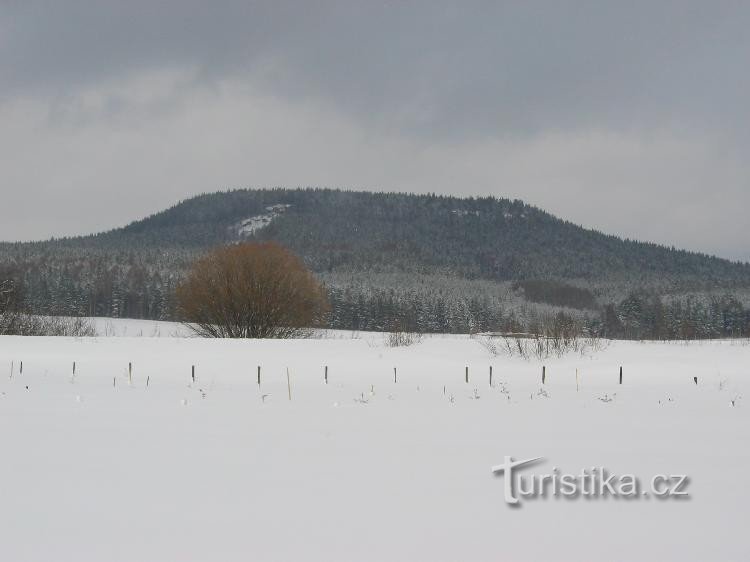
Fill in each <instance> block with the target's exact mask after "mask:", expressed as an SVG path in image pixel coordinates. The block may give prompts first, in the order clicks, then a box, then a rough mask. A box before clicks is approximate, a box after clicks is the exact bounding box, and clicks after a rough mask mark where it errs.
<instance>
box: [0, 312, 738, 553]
mask: <svg viewBox="0 0 750 562" xmlns="http://www.w3.org/2000/svg"><path fill="white" fill-rule="evenodd" d="M176 327H177V326H161V325H158V324H154V323H149V325H148V326H146V325H143V326H140V327H137V326H136V327H133V326H129V327H128V329H127V331H126V333H123V332H122V331H121V328H122V326H116V325H112V331H111V332H110V335H119V336H120V337H104V336H102V337H99V338H92V339H54V338H17V337H2V338H0V367H1V368H2V371H0V374H2V376H0V443H2V462H0V529H2V535H1V536H2V538H1V539H0V553H1V555H0V558H1V559H2V560H9V561H22V560H34V561H37V560H63V561H64V560H71V561H72V560H75V561H77V562H80V561H89V560H90V561H100V560H108V561H125V560H128V561H132V560H138V561H161V562H163V561H170V560H174V561H193V560H194V561H198V560H200V561H205V560H222V561H231V560H264V561H272V560H324V561H334V560H345V561H351V560H358V561H368V560H373V561H374V560H425V561H442V560H445V561H449V560H450V561H453V560H468V561H474V560H552V559H555V560H561V559H565V560H596V561H599V560H659V561H663V560H680V561H686V560H743V559H748V556H750V546H749V545H748V542H747V539H746V537H745V535H744V527H745V519H746V517H745V516H746V514H747V509H748V505H749V504H748V500H750V493H749V492H748V491H747V487H746V486H745V477H746V474H747V472H748V469H750V452H748V449H747V443H748V442H750V415H749V414H748V408H747V404H746V403H744V398H743V395H744V396H747V395H748V392H749V391H750V384H749V381H748V377H749V376H750V361H749V360H750V345H748V342H747V341H733V342H725V341H716V342H698V343H691V344H689V345H686V344H673V343H626V342H614V343H610V344H608V345H607V346H605V347H604V348H603V349H602V350H600V351H598V352H596V353H594V354H593V355H589V354H587V355H584V356H582V355H580V354H570V355H567V356H565V357H562V358H550V359H546V360H545V361H536V360H532V361H526V360H523V359H520V358H511V357H508V356H506V355H502V354H500V355H498V356H493V355H491V354H490V353H489V352H488V349H487V346H484V345H481V344H480V343H479V341H478V340H477V339H473V338H470V337H468V336H435V337H425V338H423V339H422V340H421V341H419V342H418V343H415V344H414V345H412V346H409V347H399V348H391V347H388V346H387V345H386V344H387V340H386V339H385V338H384V337H383V336H382V335H377V334H364V335H358V334H353V333H343V332H342V333H338V334H336V336H337V337H336V338H330V339H329V338H326V339H309V340H296V341H214V340H200V339H193V338H179V337H163V336H165V335H166V334H169V333H172V331H173V328H176ZM118 330H120V331H119V332H118ZM157 335H160V336H162V337H158V338H157V337H151V336H157ZM133 336H135V337H133ZM141 336H142V337H141ZM21 361H23V372H22V373H21V372H20V362H21ZM74 362H75V375H74V374H73V363H74ZM129 364H130V365H131V366H132V369H131V370H130V371H129ZM621 365H622V366H623V384H622V385H620V384H619V367H620V366H621ZM11 366H12V367H11ZM193 366H195V380H193V378H192V373H193ZM258 366H260V367H261V384H260V385H258V384H257V376H258ZM326 366H327V367H328V384H326V383H325V368H326ZM490 366H492V368H493V381H492V386H490V384H489V368H490ZM543 366H544V367H545V368H546V369H545V373H546V384H544V385H542V384H541V373H542V367H543ZM467 367H468V377H469V382H468V383H467V382H466V369H467ZM394 368H395V369H396V382H394ZM576 370H578V378H576ZM3 373H4V374H3ZM287 373H288V378H287ZM694 377H696V378H697V384H696V380H695V379H694ZM290 396H291V400H290ZM507 455H510V456H513V457H514V458H517V459H527V458H532V457H539V456H541V457H544V458H545V460H544V463H543V464H540V465H539V466H538V468H534V469H529V472H530V473H532V472H534V471H537V472H552V471H553V467H554V468H557V470H558V471H559V472H565V473H578V472H580V470H581V469H582V468H590V467H600V466H603V467H606V468H607V469H608V470H610V471H612V472H616V473H618V474H624V473H632V474H635V475H638V476H639V477H642V478H643V479H644V482H648V478H649V477H650V476H651V475H654V474H667V475H671V474H684V475H688V476H689V478H690V481H689V484H688V487H687V491H688V492H689V496H688V499H687V500H685V499H675V498H670V499H664V500H659V499H656V498H654V497H650V496H649V497H646V496H643V497H640V496H639V497H637V498H632V499H623V498H612V497H610V498H589V497H579V498H577V499H570V498H563V497H547V498H542V497H538V498H527V499H524V501H523V503H522V506H521V507H520V508H513V507H511V506H509V505H507V504H506V503H505V499H504V479H503V477H501V476H497V475H493V474H491V472H490V469H491V467H493V466H495V465H497V464H501V463H502V462H503V459H504V457H505V456H507Z"/></svg>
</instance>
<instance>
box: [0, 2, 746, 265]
mask: <svg viewBox="0 0 750 562" xmlns="http://www.w3.org/2000/svg"><path fill="white" fill-rule="evenodd" d="M0 6H1V7H0V77H2V78H1V81H0V116H1V117H2V119H3V121H2V122H3V123H4V127H3V129H2V130H0V148H2V149H3V151H4V153H5V154H7V155H9V156H11V158H9V160H8V161H9V164H8V165H5V164H4V166H3V167H2V169H0V182H1V183H0V185H2V186H3V187H2V189H3V191H6V192H8V194H9V196H8V198H9V199H10V200H11V201H13V202H14V204H15V205H16V206H20V208H23V209H27V210H28V211H31V210H32V209H34V213H33V215H26V214H24V213H18V212H14V211H9V210H5V211H0V219H2V223H1V224H0V238H19V237H20V238H29V237H31V238H36V237H42V236H47V235H51V234H72V233H75V232H79V231H89V230H95V229H98V228H107V227H111V226H114V225H115V224H121V223H123V222H126V221H127V220H130V219H134V218H137V217H138V216H139V215H140V214H143V213H145V212H152V211H156V210H158V209H159V208H160V207H161V206H164V205H167V204H171V203H173V202H174V200H175V199H178V198H182V197H186V196H189V195H191V194H194V193H197V192H200V191H210V190H213V189H219V188H225V187H231V186H235V187H240V186H264V185H277V184H288V185H313V184H315V185H334V186H346V187H362V188H369V189H378V188H382V189H394V190H413V191H422V192H424V191H439V192H450V193H456V194H467V195H471V194H487V193H489V194H493V195H498V196H505V195H510V196H514V197H520V198H523V199H526V200H529V201H530V202H532V203H535V204H537V205H539V206H542V207H544V208H546V209H549V210H550V211H552V212H556V213H558V214H560V215H562V216H563V217H564V218H570V219H571V220H574V221H575V222H579V223H583V224H586V225H591V226H595V227H597V228H600V229H603V230H608V231H613V232H615V233H618V234H622V235H626V236H630V237H638V238H646V239H650V240H655V241H660V242H664V243H668V244H675V245H678V246H685V247H691V248H694V249H698V250H703V251H710V252H716V253H719V254H721V255H724V256H728V257H733V258H741V259H749V258H750V250H748V248H747V247H746V245H745V243H744V241H743V236H744V232H743V229H744V224H743V221H744V217H743V216H742V213H741V212H740V210H741V209H742V208H747V206H748V204H750V190H749V189H748V181H749V180H750V167H748V165H747V164H746V163H745V162H746V161H747V157H746V156H747V151H748V140H749V139H748V138H747V131H748V130H750V129H749V127H748V126H749V125H750V122H749V121H750V119H749V118H748V115H750V113H749V112H748V111H747V110H746V109H745V107H744V106H745V104H746V99H748V97H750V74H748V73H747V72H746V71H745V69H744V67H745V65H746V64H747V59H748V55H750V35H749V34H747V33H746V30H747V29H748V28H750V8H748V7H747V6H746V4H744V3H742V2H717V3H708V2H688V1H685V2H630V3H622V2H618V3H614V2H612V3H608V2H547V3H536V2H517V3H497V2H471V3H458V2H456V3H447V2H439V1H438V2H409V3H402V2H390V3H389V2H378V3H376V2H359V3H358V2H339V3H336V2H299V3H285V2H266V3H252V2H233V1H223V2H211V3H207V2H199V1H194V0H188V1H184V0H183V1H179V2H178V1H176V0H164V1H161V2H159V1H150V2H127V3H123V2H117V3H115V2H112V3H109V2H102V1H88V2H85V1H81V0H70V1H67V2H64V3H63V2H47V3H43V2H12V1H11V2H5V3H4V4H2V5H0ZM219 147H220V148H219ZM125 190H130V191H131V193H128V195H127V196H125V195H124V192H125ZM118 198H122V201H121V202H120V203H118V204H117V205H112V202H113V200H118ZM45 199H46V200H48V201H49V202H50V203H49V204H48V205H45V204H44V203H43V201H44V200H45ZM83 205H85V206H86V207H87V209H86V212H85V213H80V208H81V207H82V206H83ZM61 210H64V212H63V213H61V212H60V211H61ZM31 216H34V217H35V219H34V220H30V217H31ZM696 225H700V228H699V229H696Z"/></svg>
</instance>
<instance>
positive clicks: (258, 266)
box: [177, 242, 328, 338]
mask: <svg viewBox="0 0 750 562" xmlns="http://www.w3.org/2000/svg"><path fill="white" fill-rule="evenodd" d="M177 303H178V310H179V312H180V314H181V316H182V319H183V321H184V322H185V323H186V324H187V325H188V326H189V327H190V328H191V329H192V330H193V331H194V332H195V333H196V334H197V335H199V336H202V337H212V338H291V337H299V336H300V335H303V334H304V333H305V332H306V331H307V329H309V328H312V327H315V326H316V325H318V324H320V322H321V321H322V319H323V317H324V314H325V312H326V311H327V309H328V301H327V298H326V296H325V291H324V290H323V287H322V286H321V284H320V283H319V282H318V280H317V279H316V278H315V277H314V276H313V274H312V273H311V272H310V271H309V270H308V269H307V268H306V267H305V265H304V264H303V263H302V260H300V259H299V258H298V257H297V256H295V255H294V254H292V253H291V252H289V251H288V250H287V249H285V248H284V247H282V246H281V245H279V244H277V243H275V242H264V243H245V244H236V245H233V246H228V247H224V248H219V249H217V250H214V251H213V252H211V253H209V254H208V255H206V256H205V257H203V258H201V259H199V260H198V261H197V262H195V264H194V265H193V267H192V269H191V271H190V273H189V274H188V277H187V279H186V280H185V281H184V282H183V283H182V284H181V285H180V286H179V287H178V288H177Z"/></svg>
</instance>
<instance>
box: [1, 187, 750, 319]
mask: <svg viewBox="0 0 750 562" xmlns="http://www.w3.org/2000/svg"><path fill="white" fill-rule="evenodd" d="M241 240H276V241H279V242H281V243H282V244H284V245H286V246H288V247H290V248H291V249H292V250H294V251H295V252H297V253H298V254H299V255H301V256H302V257H303V258H304V260H305V261H306V262H307V263H308V264H309V266H310V267H311V268H312V269H313V270H315V271H316V272H317V273H319V274H320V275H321V276H322V277H323V279H324V281H325V282H326V283H327V284H328V286H329V287H330V288H331V291H332V299H333V301H334V304H335V305H340V309H341V314H342V315H343V316H344V317H346V318H348V320H347V321H346V322H344V325H340V326H339V327H361V328H370V329H373V328H375V329H377V328H381V327H383V326H382V324H383V322H386V323H387V319H384V320H383V322H381V323H376V324H375V325H372V324H368V322H369V321H370V320H371V317H372V316H373V315H375V316H378V315H379V314H385V315H386V316H387V315H388V314H390V313H388V312H382V310H383V309H388V308H389V307H390V308H395V309H403V308H404V307H405V306H406V307H407V308H411V312H410V313H409V314H410V316H411V317H413V318H416V317H419V316H420V315H422V316H424V315H425V314H426V313H425V312H424V311H423V310H420V309H419V306H417V305H414V304H413V302H414V301H415V299H416V300H419V299H421V300H424V299H425V298H428V296H429V295H433V296H434V295H444V296H445V299H447V300H451V301H455V300H456V299H459V300H461V299H463V300H467V299H468V300H470V301H474V302H473V304H471V303H470V304H467V305H465V306H463V307H462V306H458V305H456V307H457V311H454V312H450V311H449V312H445V313H441V314H443V316H445V320H440V321H436V322H434V323H433V324H434V326H433V329H434V330H435V331H441V330H444V329H450V326H452V325H453V324H452V320H451V319H450V318H451V316H455V315H461V314H463V315H464V316H466V315H467V313H465V312H462V310H463V309H466V308H467V307H470V306H474V307H475V308H476V309H477V310H478V311H480V310H484V309H487V308H488V307H489V308H492V307H495V308H498V309H503V310H504V312H503V313H502V314H500V316H503V317H505V318H507V316H508V314H507V312H508V311H509V310H510V309H513V310H515V311H516V312H515V314H516V315H517V314H521V312H519V310H520V309H519V306H518V305H519V304H522V303H523V302H526V301H535V302H544V303H547V304H548V305H553V306H567V307H572V308H577V309H583V310H596V309H598V308H599V307H601V306H602V305H605V304H607V303H609V302H613V301H615V300H619V299H622V298H624V297H625V296H627V295H628V294H629V293H630V292H632V291H643V290H645V291H648V292H649V293H655V294H657V295H661V296H667V295H681V294H685V293H686V292H698V293H704V294H708V293H712V294H713V293H716V292H725V291H733V292H739V293H742V294H744V293H746V292H747V290H748V288H750V265H749V264H741V263H733V262H730V261H727V260H723V259H719V258H716V257H712V256H707V255H703V254H699V253H693V252H688V251H682V250H675V249H670V248H666V247H664V246H659V245H656V244H650V243H643V242H636V241H630V240H623V239H620V238H618V237H615V236H609V235H605V234H602V233H600V232H596V231H593V230H587V229H585V228H582V227H580V226H577V225H574V224H572V223H570V222H566V221H563V220H560V219H558V218H556V217H554V216H552V215H550V214H548V213H546V212H544V211H542V210H540V209H537V208H535V207H532V206H529V205H526V204H524V203H523V202H521V201H511V200H508V199H495V198H456V197H446V196H437V195H409V194H396V193H369V192H351V191H339V190H330V189H272V190H235V191H227V192H219V193H213V194H206V195H201V196H198V197H194V198H192V199H189V200H186V201H183V202H181V203H179V204H177V205H175V206H174V207H172V208H170V209H167V210H165V211H163V212H161V213H157V214H155V215H153V216H150V217H147V218H145V219H143V220H140V221H137V222H134V223H132V224H130V225H128V226H126V227H124V228H119V229H115V230H111V231H109V232H104V233H101V234H98V235H93V236H86V237H79V238H69V239H60V240H52V241H47V242H37V243H26V244H9V243H5V244H0V277H13V278H16V279H19V280H20V282H21V284H22V285H23V287H24V288H25V292H26V299H27V302H28V303H30V306H31V307H32V308H33V309H35V310H39V311H51V307H52V306H53V305H54V306H55V307H56V308H57V310H58V311H59V310H60V309H61V308H64V309H65V310H72V311H79V312H83V313H86V314H94V315H109V316H134V317H149V318H168V317H171V316H172V315H173V304H172V303H171V292H172V289H173V287H174V285H175V284H176V283H177V282H178V280H179V278H180V277H181V275H182V274H183V273H184V271H185V269H186V268H187V267H188V265H189V263H190V262H191V261H192V260H193V259H194V258H195V256H196V255H198V254H200V253H201V252H203V251H205V250H206V249H208V248H211V247H214V246H216V245H220V244H225V243H232V242H237V241H241ZM337 291H338V292H337ZM373 292H375V293H377V295H376V297H377V298H376V299H375V300H376V301H377V302H376V303H375V304H374V305H367V306H365V305H363V304H362V302H363V299H364V301H368V302H370V301H372V299H373V298H374V297H373ZM415 293H416V294H418V295H422V296H419V297H418V298H417V297H414V294H415ZM430 298H431V297H430ZM487 299H490V300H491V301H492V303H490V304H488V303H487ZM383 300H386V301H388V302H385V303H383V302H381V301H383ZM357 302H359V303H360V304H356V303H357ZM61 303H62V304H63V305H64V306H63V307H61ZM405 303H411V304H408V305H407V304H405ZM431 306H432V307H433V308H435V309H440V308H441V307H443V308H444V305H442V304H435V303H433V305H431ZM428 308H429V307H428ZM373 309H378V310H380V311H381V312H380V313H376V312H373ZM527 312H528V311H526V312H523V314H527ZM399 314H400V315H401V316H403V314H401V313H399ZM427 314H431V315H433V316H434V314H437V313H436V312H435V311H434V310H431V311H430V312H429V313H427ZM477 314H479V312H477V313H473V312H472V313H471V314H470V315H469V316H477ZM527 315H528V314H527ZM384 318H385V317H384ZM493 318H495V319H496V320H497V314H495V315H493ZM363 322H364V325H362V323H363ZM493 322H494V321H493ZM495 323H496V322H495ZM464 324H465V323H464ZM464 324H461V325H460V326H461V327H466V326H468V324H466V326H464ZM469 328H470V326H469Z"/></svg>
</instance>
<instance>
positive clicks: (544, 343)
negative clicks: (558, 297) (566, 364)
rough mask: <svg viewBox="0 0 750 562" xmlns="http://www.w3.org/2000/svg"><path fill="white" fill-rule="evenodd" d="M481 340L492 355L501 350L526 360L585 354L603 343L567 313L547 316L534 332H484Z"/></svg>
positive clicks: (479, 339)
mask: <svg viewBox="0 0 750 562" xmlns="http://www.w3.org/2000/svg"><path fill="white" fill-rule="evenodd" d="M478 341H479V343H480V344H481V345H482V346H483V347H484V348H485V349H486V350H487V351H488V352H489V353H490V355H492V356H497V355H499V354H500V353H501V352H502V353H505V354H507V355H509V356H511V357H521V358H523V359H545V358H547V357H550V356H555V357H562V356H563V355H565V354H568V353H580V354H581V355H583V354H586V353H589V352H593V351H597V350H599V349H601V348H602V347H603V345H604V343H603V341H602V340H601V339H600V338H599V337H597V336H596V335H592V334H588V333H587V332H586V331H585V330H584V328H583V326H582V325H581V323H580V322H578V321H576V320H575V319H573V318H572V317H570V316H568V315H566V314H564V313H558V314H556V315H555V316H554V317H551V318H547V319H545V321H543V322H541V323H540V324H539V325H538V326H536V330H535V331H534V332H531V333H510V334H505V333H501V334H484V335H481V336H479V338H478Z"/></svg>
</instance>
